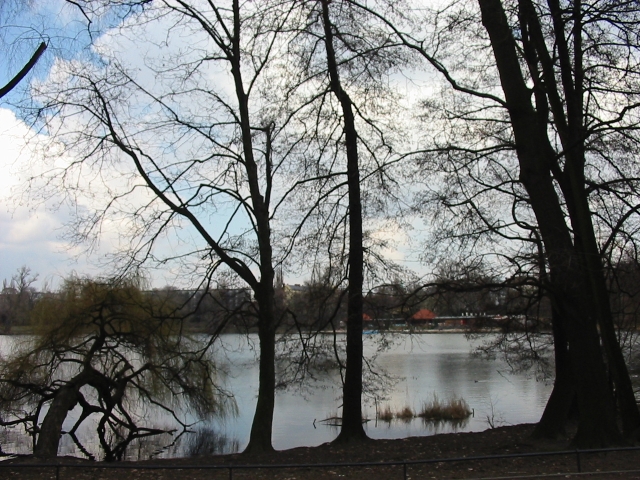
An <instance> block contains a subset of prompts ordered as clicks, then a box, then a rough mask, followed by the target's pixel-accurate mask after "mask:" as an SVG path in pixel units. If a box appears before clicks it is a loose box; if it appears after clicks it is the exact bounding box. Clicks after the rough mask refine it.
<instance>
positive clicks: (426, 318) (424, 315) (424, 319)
mask: <svg viewBox="0 0 640 480" xmlns="http://www.w3.org/2000/svg"><path fill="white" fill-rule="evenodd" d="M434 318H436V314H435V313H433V312H432V311H431V310H429V309H427V308H422V309H420V310H418V311H417V312H416V313H414V314H413V315H411V317H409V324H410V325H412V326H414V327H419V326H426V325H428V324H431V323H433V319H434Z"/></svg>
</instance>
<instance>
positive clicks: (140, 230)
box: [38, 0, 308, 451]
mask: <svg viewBox="0 0 640 480" xmlns="http://www.w3.org/2000/svg"><path fill="white" fill-rule="evenodd" d="M77 3H78V4H79V5H81V6H82V8H83V12H84V14H85V15H86V16H87V18H93V17H94V16H95V17H96V18H98V17H99V16H100V15H103V14H104V11H105V10H104V9H106V10H108V11H111V12H115V13H116V14H118V13H120V12H121V10H120V9H119V8H120V7H121V8H123V9H124V12H125V14H126V15H125V18H124V20H123V21H122V22H121V23H120V26H119V27H118V28H119V29H118V32H117V35H115V34H114V35H113V36H112V37H108V38H110V39H112V40H113V44H109V42H106V43H105V45H104V48H100V49H99V54H100V55H101V61H102V63H100V62H95V61H93V60H94V59H91V61H90V60H89V59H84V61H81V60H77V61H74V62H68V63H65V64H63V65H61V66H60V68H61V69H60V71H59V72H57V74H59V75H60V76H59V77H58V79H57V80H55V79H54V80H53V81H52V82H51V83H49V84H46V85H44V86H43V88H42V89H41V90H40V91H39V92H38V100H39V101H40V102H42V103H41V108H40V109H39V115H41V118H44V119H45V120H46V122H47V123H46V127H47V128H48V129H49V131H50V132H51V133H52V134H54V136H53V138H55V142H56V144H57V145H61V146H63V148H64V149H65V151H66V152H67V153H68V154H69V155H72V156H73V157H74V158H75V160H73V161H71V162H69V163H68V164H66V165H63V166H62V167H61V168H59V169H53V170H50V174H51V175H50V176H49V179H48V184H47V185H46V186H45V188H47V187H52V186H54V179H55V180H58V181H59V182H58V183H56V184H55V188H59V187H62V189H64V191H66V192H67V193H68V194H70V195H76V194H78V195H80V194H86V193H87V192H88V191H90V190H92V189H95V190H94V194H95V192H97V191H98V189H100V190H101V191H102V192H104V196H103V197H101V200H104V204H103V205H102V207H98V209H97V210H92V211H91V212H90V213H89V214H88V215H87V216H85V217H80V218H78V219H77V223H76V224H75V225H73V231H74V232H75V239H76V240H77V241H78V242H83V241H86V240H87V239H90V238H95V237H94V235H95V234H96V233H99V232H100V230H101V229H102V228H103V226H104V225H105V223H106V222H111V221H114V220H115V221H117V222H126V224H127V225H128V226H127V228H126V230H127V233H128V238H129V239H130V240H129V241H127V242H126V243H125V244H124V249H123V250H122V252H121V255H120V257H119V259H120V263H119V268H120V269H121V271H125V272H126V271H135V270H136V269H137V268H139V267H141V266H143V265H146V266H152V265H168V264H172V265H174V266H175V268H178V269H182V272H184V273H185V274H186V275H189V276H191V277H195V278H206V279H212V278H214V277H215V276H216V275H220V274H223V273H225V272H231V273H232V274H233V275H235V276H237V277H238V278H240V279H241V281H242V282H244V283H245V284H246V285H248V286H249V287H250V288H251V290H252V291H253V294H254V296H255V304H254V310H253V312H252V313H253V315H254V316H255V318H256V319H257V325H258V335H259V338H260V385H259V394H258V401H257V406H256V413H255V417H254V421H253V426H252V429H251V436H250V441H249V445H248V447H247V449H248V450H250V451H269V450H272V444H271V432H272V422H273V408H274V398H275V393H274V389H275V381H276V380H275V369H274V355H275V353H274V352H275V350H274V348H275V334H276V326H277V324H278V321H279V319H278V318H277V312H276V300H275V298H276V297H275V289H274V267H275V266H276V265H278V264H280V263H282V262H283V261H284V259H285V258H286V256H287V255H288V254H289V252H290V251H291V245H292V242H293V241H294V240H293V238H294V236H295V235H294V236H289V237H288V239H286V238H285V240H284V241H283V242H281V243H280V244H279V247H280V249H279V250H278V251H274V244H275V238H277V237H276V235H283V234H278V233H276V231H275V229H274V225H278V223H277V221H278V219H279V216H278V215H279V211H280V210H281V209H282V208H283V206H284V205H286V203H287V199H288V198H289V196H291V195H292V192H293V191H295V189H296V186H297V185H299V184H303V183H304V182H306V181H308V179H307V178H304V177H302V176H301V175H300V174H299V173H298V172H297V171H296V170H295V169H289V168H288V167H287V162H290V161H291V158H296V155H297V154H298V151H297V150H296V141H295V140H291V138H290V135H289V133H288V132H289V130H290V129H291V124H292V122H293V118H295V115H294V113H295V112H291V111H289V110H286V109H285V108H283V106H285V105H287V101H286V98H283V97H282V96H281V94H284V92H283V91H280V90H279V89H278V88H277V87H275V85H277V82H278V78H279V74H280V73H282V68H283V66H282V63H281V60H282V55H283V45H285V44H286V36H287V31H288V30H289V29H290V28H291V27H290V26H289V24H290V23H291V22H292V21H293V20H296V18H295V16H294V15H293V10H294V8H295V4H294V3H290V2H271V3H269V4H268V5H255V4H247V3H245V4H241V3H240V2H238V1H237V0H233V1H231V2H227V3H225V4H221V3H215V4H214V3H212V2H205V4H202V5H200V4H198V3H197V2H187V1H182V0H176V1H165V2H158V3H155V4H148V5H147V4H146V2H117V1H114V2H77ZM147 27H149V28H147ZM159 31H162V32H163V36H164V38H163V40H161V41H160V40H158V41H159V42H160V43H156V42H155V39H157V38H158V37H157V32H159ZM113 33H114V32H113V31H112V34H113ZM185 35H188V38H189V41H188V42H185V40H184V39H185V38H186V37H185ZM118 42H124V43H127V42H131V43H128V45H133V44H136V45H145V52H144V53H143V54H142V56H141V58H140V59H139V62H140V63H138V64H137V65H136V64H135V62H134V64H133V65H127V64H126V59H125V58H124V55H122V54H124V53H131V52H130V50H129V51H128V52H127V51H126V48H128V47H125V49H124V51H123V50H122V49H119V48H118V47H119V45H118ZM140 65H144V68H140ZM54 78H55V76H54ZM54 113H55V115H53V114H54ZM76 122H79V123H78V125H82V126H81V127H76ZM124 162H126V163H124ZM124 165H127V167H126V168H125V167H124ZM85 170H87V171H92V172H93V173H92V175H94V176H90V177H87V176H84V175H83V174H81V172H83V171H85ZM107 172H109V173H107ZM103 180H107V181H106V182H103ZM105 184H107V185H106V187H105ZM45 195H46V193H45ZM280 225H286V222H284V221H282V222H281V223H280ZM165 236H170V237H172V238H175V239H176V242H175V243H174V244H173V246H172V247H171V248H170V249H166V246H163V244H162V241H163V238H165ZM206 281H207V282H208V280H206Z"/></svg>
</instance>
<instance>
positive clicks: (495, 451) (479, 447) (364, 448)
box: [0, 425, 640, 480]
mask: <svg viewBox="0 0 640 480" xmlns="http://www.w3.org/2000/svg"><path fill="white" fill-rule="evenodd" d="M532 431H533V425H515V426H509V427H500V428H496V429H491V430H487V431H484V432H476V433H451V434H441V435H433V436H429V437H410V438H404V439H398V440H370V441H368V442H366V443H361V444H353V445H346V446H335V445H330V444H324V445H320V446H318V447H302V448H293V449H290V450H283V451H279V452H274V453H271V454H262V455H245V454H235V455H218V456H198V457H191V458H179V459H171V460H155V461H146V462H124V463H122V464H118V465H119V466H126V467H128V468H127V469H126V470H122V469H110V468H104V469H97V470H96V469H95V468H85V467H87V466H89V465H92V466H96V464H95V463H93V462H88V461H86V460H80V459H74V458H68V457H67V458H63V459H59V462H60V463H61V464H62V465H64V464H66V465H70V464H73V465H75V466H74V467H64V466H63V467H61V469H60V471H59V472H58V475H59V477H58V478H64V479H66V480H84V479H102V480H122V479H123V478H127V479H134V480H147V479H149V480H151V479H159V480H162V479H164V480H187V479H188V480H199V479H203V480H204V479H207V480H217V479H229V478H231V477H230V476H229V470H228V469H227V468H225V469H224V470H206V469H204V468H190V467H192V466H193V467H198V466H199V467H204V466H208V465H217V466H227V467H228V466H236V467H237V466H240V465H294V467H292V468H286V469H283V468H275V469H259V470H255V469H253V470H246V469H238V468H235V469H234V470H233V477H232V478H233V479H234V480H238V479H265V480H267V479H273V480H302V479H304V480H328V479H342V478H344V479H354V480H356V479H357V480H372V479H378V478H381V479H387V480H394V479H398V480H401V479H403V475H404V472H403V466H401V465H399V466H385V467H377V466H361V467H341V466H331V467H311V466H305V467H295V465H301V464H303V465H317V464H321V463H333V464H339V463H358V462H361V463H365V462H376V463H381V462H405V461H406V462H413V461H420V460H427V459H451V458H461V457H467V458H468V457H478V456H491V455H510V454H520V453H531V452H554V451H564V450H567V449H568V448H569V445H568V439H567V438H560V439H558V440H555V441H549V440H537V439H533V438H532V437H531V433H532ZM639 460H640V451H631V452H629V451H627V452H619V453H606V454H603V453H599V454H584V453H583V454H581V455H580V467H581V469H582V471H583V472H600V473H597V474H595V473H594V474H592V475H588V476H587V478H602V479H604V478H628V479H640V462H639ZM15 463H27V464H29V465H31V466H33V467H34V468H24V467H23V468H15V469H14V468H10V469H8V468H6V467H2V468H1V469H0V478H12V479H22V480H34V479H52V480H53V479H55V478H56V469H55V468H53V467H42V468H40V467H35V465H37V463H36V462H35V460H33V459H30V458H22V459H14V460H8V461H6V462H2V465H9V464H15ZM145 467H147V468H148V467H151V468H153V470H151V469H146V468H145ZM621 471H625V472H624V473H611V472H621ZM631 471H638V472H637V473H634V472H631ZM575 472H577V458H576V455H575V454H572V455H561V456H555V455H554V456H543V457H525V458H514V459H504V458H502V459H488V460H483V461H480V460H472V461H456V462H451V463H450V462H447V463H444V462H443V463H435V464H426V465H424V464H423V465H408V466H407V477H406V478H407V479H436V480H440V479H471V478H476V479H478V478H518V477H524V476H527V478H544V476H546V475H550V474H554V475H558V474H561V475H559V476H560V477H561V478H578V475H575ZM605 472H606V473H605ZM583 477H584V475H583ZM547 478H548V477H547Z"/></svg>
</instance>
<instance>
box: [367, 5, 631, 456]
mask: <svg viewBox="0 0 640 480" xmlns="http://www.w3.org/2000/svg"><path fill="white" fill-rule="evenodd" d="M478 5H479V7H480V10H479V11H478V10H476V8H475V6H473V5H471V4H466V3H465V4H460V5H454V6H450V7H446V8H445V9H443V10H442V11H439V12H437V14H436V16H434V17H433V18H434V19H435V20H436V22H441V23H440V24H436V27H435V28H434V29H433V31H432V32H430V39H431V40H432V42H431V44H430V43H429V42H425V41H424V40H420V39H419V38H418V37H417V36H416V35H415V30H414V32H410V33H407V32H404V31H401V30H400V29H399V28H398V27H396V26H395V25H393V24H392V23H391V22H387V25H388V26H389V28H391V29H392V30H394V32H395V33H396V34H397V35H398V38H400V39H401V41H402V42H403V43H404V44H405V45H406V46H407V47H408V48H409V49H411V50H412V51H414V52H416V54H417V55H418V56H420V57H422V58H423V59H425V60H427V61H428V62H429V64H431V65H432V66H433V67H434V68H435V69H436V70H437V71H438V72H439V73H440V74H441V75H442V78H443V79H444V81H445V82H446V83H447V84H448V86H449V88H450V92H452V93H451V96H453V97H455V98H456V99H458V100H459V103H457V104H455V105H454V106H453V107H452V109H451V110H449V111H447V116H448V120H449V121H451V123H455V124H456V125H457V126H460V127H461V129H460V130H459V131H458V132H457V133H454V134H453V135H452V138H453V141H447V140H446V139H445V140H444V141H442V140H443V139H442V136H441V138H440V139H439V140H440V142H439V143H441V144H442V148H440V151H441V152H443V156H445V157H446V156H448V157H449V158H452V157H453V158H456V159H457V161H459V163H458V165H459V170H457V171H458V172H459V171H464V170H466V173H467V177H469V178H472V179H473V181H474V184H475V185H476V187H474V188H476V192H475V193H474V194H473V195H472V196H469V195H468V194H467V195H466V196H465V195H464V193H466V192H465V190H463V195H460V197H459V201H458V202H456V203H457V206H462V205H464V206H465V208H467V207H468V210H469V211H471V212H472V213H473V215H471V216H469V217H459V218H460V223H461V224H462V222H464V221H469V220H471V219H476V220H478V221H479V223H478V231H480V232H490V233H491V234H492V235H493V234H497V235H498V236H501V237H503V238H505V239H510V240H516V239H518V238H523V237H526V235H522V232H528V233H529V239H528V240H527V241H528V242H530V244H531V245H532V246H535V245H540V246H541V247H542V248H541V249H539V251H540V252H542V256H541V257H540V258H541V259H542V261H541V262H534V263H533V264H534V265H537V266H538V269H539V272H540V274H541V277H540V278H541V279H542V280H543V282H544V286H545V290H546V292H547V294H548V295H549V296H550V298H551V301H552V308H553V312H554V313H553V319H554V323H555V325H554V332H555V333H556V335H557V336H556V347H557V348H558V349H560V350H561V351H564V350H565V348H566V345H568V347H569V348H568V355H562V356H559V357H557V360H558V362H559V363H560V362H562V358H566V360H567V361H568V362H569V363H570V366H569V367H568V368H569V369H570V371H571V375H570V379H571V381H573V382H575V383H574V386H573V387H571V388H568V389H564V391H565V393H566V394H567V395H569V396H572V395H573V394H574V393H576V394H577V400H578V407H579V410H580V427H579V429H578V432H577V435H576V438H575V442H576V444H578V445H581V446H588V445H600V444H607V443H610V442H616V441H618V440H619V433H618V429H617V426H616V413H615V404H614V400H613V398H612V392H611V390H610V389H609V386H608V383H607V375H606V371H605V365H604V363H603V360H602V353H603V352H604V354H605V355H606V359H607V364H608V367H609V369H610V371H611V373H612V377H613V382H614V384H615V388H616V395H617V400H618V404H619V406H620V414H621V417H622V420H623V426H624V431H625V433H627V434H630V433H632V432H633V431H635V430H636V429H637V428H638V425H639V424H638V420H639V418H640V417H638V409H637V406H636V404H635V399H634V397H633V390H632V389H631V383H630V380H629V375H628V373H627V370H626V365H625V363H624V358H623V356H622V354H621V351H620V346H619V344H618V343H617V339H616V338H615V331H614V328H613V322H612V315H611V308H610V305H609V293H608V291H607V288H606V282H605V273H604V268H603V262H604V260H603V259H604V258H606V257H607V254H608V252H607V251H608V249H610V248H612V244H615V243H616V242H617V239H619V238H620V237H621V232H626V231H627V229H625V228H623V227H622V226H623V225H629V224H631V223H633V222H635V221H636V219H635V218H634V217H635V215H636V208H635V206H634V205H635V203H636V202H635V200H634V199H635V198H637V174H636V173H635V169H634V168H633V167H632V162H631V156H632V153H631V152H634V151H636V149H637V138H636V135H635V130H636V126H637V105H638V104H637V91H638V89H637V84H638V68H637V64H636V58H637V56H636V54H635V52H636V50H637V45H636V42H635V38H636V37H635V33H634V32H632V30H631V29H630V27H629V25H633V24H635V21H636V19H637V15H638V12H637V10H636V7H635V6H634V5H632V4H631V3H629V2H597V4H596V5H592V6H587V5H583V4H582V3H581V2H580V1H575V2H563V3H561V2H558V1H553V0H550V1H548V2H532V1H530V0H521V1H514V2H504V4H503V3H502V2H501V1H499V0H480V1H479V2H478ZM461 7H462V8H461ZM363 8H366V7H363ZM380 18H383V17H381V16H380ZM479 20H481V22H480V21H479ZM414 25H415V24H414ZM480 25H482V27H480ZM441 26H442V27H444V28H440V27H441ZM420 35H422V33H421V34H420ZM422 38H424V37H422ZM617 59H624V60H623V61H622V62H618V60H617ZM492 64H493V65H492ZM498 89H500V90H501V91H502V93H503V94H504V97H503V98H502V97H500V96H498V94H497V91H498ZM613 99H615V100H613ZM436 147H437V145H436ZM437 149H438V148H434V149H432V150H431V152H434V151H435V150H437ZM514 153H515V155H513V154H514ZM510 158H511V159H513V160H516V161H517V164H516V165H515V167H516V170H515V172H517V175H515V174H514V173H513V172H512V171H510V167H508V166H507V165H509V163H504V162H509V159H510ZM513 160H512V161H511V162H513ZM511 164H513V163H511ZM487 174H489V175H487ZM492 174H493V175H492ZM453 178H454V180H455V175H454V176H453ZM458 184H461V182H459V180H458ZM462 188H463V189H466V188H467V186H466V185H465V184H462ZM605 192H606V194H605ZM503 194H508V195H511V196H512V199H511V200H510V201H509V203H510V204H511V205H512V210H511V215H512V221H511V223H508V222H505V221H504V220H503V218H504V217H502V218H501V217H500V216H498V217H497V218H496V217H495V216H494V217H493V218H492V215H491V213H492V212H491V211H490V209H488V208H487V204H482V203H481V200H483V197H484V196H486V195H503ZM606 195H609V196H610V198H611V199H613V200H605V203H606V204H607V205H609V206H611V207H614V206H616V207H618V208H610V209H609V210H608V212H607V213H610V214H615V216H614V218H611V217H608V218H604V217H599V215H598V214H597V213H595V208H594V205H596V204H597V203H598V202H601V201H603V199H604V197H605V196H606ZM527 211H528V212H529V214H528V218H527V217H525V218H527V220H526V221H524V222H523V221H521V215H522V214H523V213H524V214H525V215H527V213H526V212H527ZM600 220H604V221H600ZM611 227H612V228H611ZM608 228H610V229H609V230H608ZM514 230H515V231H516V234H515V235H513V233H512V232H513V231H514ZM518 230H519V232H518ZM607 230H608V231H607ZM629 230H632V228H630V229H629ZM622 236H624V233H622ZM464 238H469V239H471V242H474V241H473V240H472V238H473V237H471V236H467V235H464ZM476 244H477V242H476ZM531 252H532V253H533V254H535V253H536V248H535V247H534V248H533V249H531ZM512 258H515V257H512ZM556 327H557V328H556ZM600 342H602V345H603V350H601V348H600ZM563 378H567V377H566V376H563V375H558V376H557V379H556V380H557V385H559V383H562V381H563V380H562V379H563ZM552 398H554V396H553V395H552ZM568 404H570V402H558V403H556V402H551V403H550V404H549V407H550V408H552V406H553V405H565V406H566V405H568ZM561 408H564V407H561ZM552 417H554V418H556V419H558V418H564V417H566V410H565V411H564V414H563V413H561V414H560V415H552ZM562 423H563V422H561V421H557V422H555V426H554V428H555V429H556V431H557V428H561V426H562ZM548 433H552V432H548Z"/></svg>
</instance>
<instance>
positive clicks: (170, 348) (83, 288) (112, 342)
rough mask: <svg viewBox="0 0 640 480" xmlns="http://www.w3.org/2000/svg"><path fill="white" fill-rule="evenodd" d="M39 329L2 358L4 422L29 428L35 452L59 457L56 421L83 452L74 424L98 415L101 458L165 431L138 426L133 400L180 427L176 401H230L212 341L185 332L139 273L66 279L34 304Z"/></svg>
mask: <svg viewBox="0 0 640 480" xmlns="http://www.w3.org/2000/svg"><path fill="white" fill-rule="evenodd" d="M33 326H34V328H35V333H36V334H35V335H33V337H31V340H30V341H28V342H25V343H21V344H20V345H19V348H17V349H16V351H15V352H12V353H11V354H9V355H8V356H7V357H6V358H4V359H3V362H2V367H0V404H1V405H2V409H3V412H6V413H5V415H3V421H2V424H3V425H5V426H6V425H16V424H23V425H25V427H27V429H28V430H30V431H31V432H32V433H33V435H34V441H35V446H34V454H35V455H36V456H39V457H43V458H49V457H55V456H56V455H57V452H58V445H59V442H60V436H61V434H62V433H63V432H62V427H63V423H64V421H65V419H67V416H68V415H69V412H70V411H71V410H72V409H73V408H74V407H76V406H78V407H79V408H80V414H79V416H78V418H77V420H76V421H75V423H74V424H73V426H72V428H71V429H70V430H69V432H67V433H68V434H69V435H70V436H71V437H72V438H73V440H74V441H75V443H76V444H78V446H79V447H80V449H81V450H83V447H82V445H80V443H79V441H78V439H77V437H76V436H75V432H76V430H77V429H78V428H79V427H80V426H81V425H82V424H83V422H85V421H86V420H87V419H88V418H90V417H94V418H95V417H96V416H97V418H98V420H97V425H98V427H97V435H98V438H99V441H100V445H101V447H102V449H103V451H104V455H105V459H106V460H114V459H120V458H121V457H122V455H123V454H124V452H125V450H126V448H127V446H128V445H129V444H130V443H131V442H132V441H133V440H135V439H136V438H140V437H145V436H150V435H157V434H160V433H165V430H162V429H159V428H157V427H154V426H147V425H144V424H143V423H142V422H143V418H141V417H140V416H139V415H138V414H137V413H136V410H135V409H136V405H138V402H148V403H150V404H151V405H154V407H156V408H160V409H161V410H163V411H165V412H167V413H168V414H169V415H171V416H172V417H173V418H174V419H175V420H176V421H177V422H178V423H179V424H181V425H182V426H183V428H186V427H187V425H186V424H185V423H184V421H183V420H181V419H180V409H179V407H177V406H176V401H175V400H176V399H180V400H181V401H182V402H184V403H185V404H186V405H188V406H189V408H191V409H192V410H194V411H195V412H197V413H198V414H199V415H201V416H203V417H206V416H208V415H212V414H218V415H221V414H224V413H225V412H226V411H229V408H230V407H232V405H231V404H230V401H229V397H228V395H227V394H226V393H225V392H224V391H223V390H222V389H221V388H220V386H219V385H220V383H219V382H220V378H219V372H218V371H217V369H216V367H215V364H214V363H213V361H212V360H211V356H210V349H211V346H212V343H213V340H210V341H207V342H204V343H202V342H199V341H198V342H196V341H194V340H192V339H190V338H188V337H186V336H184V335H183V332H182V321H181V318H180V317H178V316H176V305H174V304H172V303H171V302H170V301H167V300H166V299H163V298H160V297H159V296H157V295H149V294H146V293H144V292H143V291H142V290H141V289H140V282H139V280H136V279H118V280H114V279H106V280H91V279H80V278H71V279H68V280H66V281H65V283H64V285H63V286H62V287H61V289H60V291H59V292H56V293H49V294H47V295H45V296H43V297H42V298H41V299H40V300H39V301H38V303H37V305H36V307H35V310H34V315H33Z"/></svg>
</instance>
